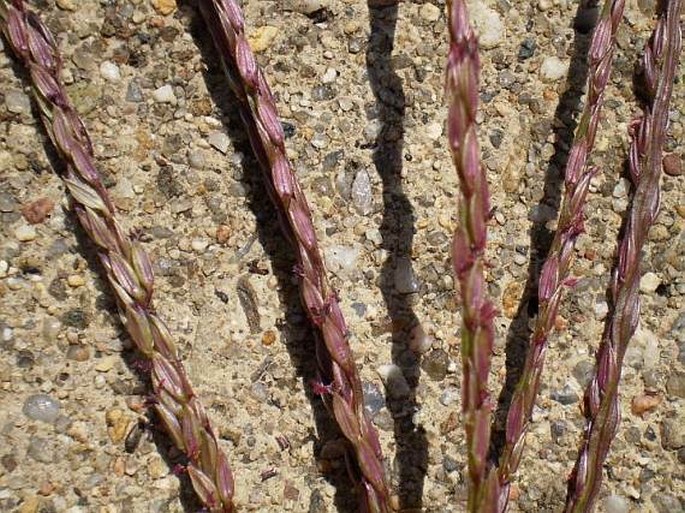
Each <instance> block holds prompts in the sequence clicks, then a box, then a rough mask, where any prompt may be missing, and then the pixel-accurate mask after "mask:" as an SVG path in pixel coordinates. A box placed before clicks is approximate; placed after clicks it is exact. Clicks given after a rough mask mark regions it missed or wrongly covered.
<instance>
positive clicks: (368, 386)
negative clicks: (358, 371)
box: [362, 382, 385, 418]
mask: <svg viewBox="0 0 685 513" xmlns="http://www.w3.org/2000/svg"><path fill="white" fill-rule="evenodd" d="M362 391H363V392H364V408H365V409H366V412H367V413H368V414H369V416H370V417H371V418H373V417H375V416H376V415H378V412H380V411H381V410H382V409H383V407H384V406H385V397H383V392H381V389H380V388H378V386H377V385H376V384H375V383H369V382H365V383H362Z"/></svg>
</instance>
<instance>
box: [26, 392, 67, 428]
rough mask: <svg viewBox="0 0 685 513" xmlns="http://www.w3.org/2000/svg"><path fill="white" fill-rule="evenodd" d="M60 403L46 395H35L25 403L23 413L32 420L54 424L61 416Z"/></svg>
mask: <svg viewBox="0 0 685 513" xmlns="http://www.w3.org/2000/svg"><path fill="white" fill-rule="evenodd" d="M59 410H60V404H59V401H57V400H56V399H53V398H52V397H50V396H49V395H46V394H34V395H31V396H29V397H28V398H27V399H26V401H24V406H23V408H22V410H21V411H22V412H23V413H24V415H26V416H27V417H28V418H30V419H32V420H40V421H41V422H46V423H48V424H52V423H53V422H54V421H55V419H57V417H58V416H59Z"/></svg>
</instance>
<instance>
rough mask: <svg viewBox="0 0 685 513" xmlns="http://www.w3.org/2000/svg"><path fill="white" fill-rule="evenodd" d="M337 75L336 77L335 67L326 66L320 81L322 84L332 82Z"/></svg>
mask: <svg viewBox="0 0 685 513" xmlns="http://www.w3.org/2000/svg"><path fill="white" fill-rule="evenodd" d="M337 77H338V72H337V71H336V70H335V68H328V69H326V72H325V73H324V74H323V76H322V77H321V82H322V83H324V84H330V83H332V82H335V79H336V78H337Z"/></svg>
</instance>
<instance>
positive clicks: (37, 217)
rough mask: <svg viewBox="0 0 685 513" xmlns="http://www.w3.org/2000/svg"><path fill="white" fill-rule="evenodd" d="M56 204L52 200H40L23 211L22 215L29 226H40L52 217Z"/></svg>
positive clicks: (23, 208) (25, 207)
mask: <svg viewBox="0 0 685 513" xmlns="http://www.w3.org/2000/svg"><path fill="white" fill-rule="evenodd" d="M53 208H55V203H54V202H53V201H52V200H51V199H50V198H38V199H37V200H35V201H32V202H31V203H29V204H28V205H25V206H24V207H22V209H21V215H23V216H24V219H26V221H28V222H29V224H39V223H42V222H43V221H45V219H46V218H47V217H48V216H49V215H50V213H51V212H52V209H53Z"/></svg>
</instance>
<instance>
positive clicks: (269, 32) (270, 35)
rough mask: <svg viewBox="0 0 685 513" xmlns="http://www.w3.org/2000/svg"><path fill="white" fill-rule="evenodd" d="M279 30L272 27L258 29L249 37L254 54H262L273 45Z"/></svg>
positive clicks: (264, 26) (266, 26)
mask: <svg viewBox="0 0 685 513" xmlns="http://www.w3.org/2000/svg"><path fill="white" fill-rule="evenodd" d="M278 33H279V30H278V28H277V27H274V26H272V25H263V26H261V27H258V28H257V29H256V30H255V31H254V33H253V34H252V35H250V36H248V38H247V39H248V42H249V43H250V47H251V48H252V51H253V52H254V53H261V52H263V51H264V50H266V49H267V48H269V47H270V46H272V45H273V42H274V40H275V39H276V36H278Z"/></svg>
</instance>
